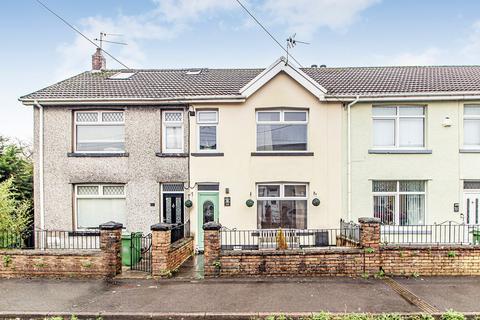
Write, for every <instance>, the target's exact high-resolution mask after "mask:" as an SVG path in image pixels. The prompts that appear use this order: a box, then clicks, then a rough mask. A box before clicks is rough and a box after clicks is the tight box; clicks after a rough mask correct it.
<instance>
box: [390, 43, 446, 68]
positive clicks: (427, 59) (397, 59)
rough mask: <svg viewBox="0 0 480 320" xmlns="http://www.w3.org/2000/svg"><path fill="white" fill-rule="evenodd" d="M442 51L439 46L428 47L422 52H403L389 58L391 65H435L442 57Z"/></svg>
mask: <svg viewBox="0 0 480 320" xmlns="http://www.w3.org/2000/svg"><path fill="white" fill-rule="evenodd" d="M442 53H443V52H442V51H441V50H440V49H438V48H435V47H432V48H428V49H426V50H424V51H422V52H417V53H412V52H403V53H400V54H398V55H395V56H393V57H391V58H389V59H388V61H389V63H388V64H390V65H399V66H425V65H435V64H438V63H439V62H440V59H441V58H442Z"/></svg>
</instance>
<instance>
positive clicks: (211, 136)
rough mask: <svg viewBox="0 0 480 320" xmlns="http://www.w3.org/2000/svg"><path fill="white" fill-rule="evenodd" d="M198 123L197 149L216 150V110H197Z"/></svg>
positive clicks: (204, 150) (202, 150) (203, 150)
mask: <svg viewBox="0 0 480 320" xmlns="http://www.w3.org/2000/svg"><path fill="white" fill-rule="evenodd" d="M197 124H198V151H201V152H207V151H215V150H217V124H218V112H217V111H215V110H208V111H207V110H205V111H198V112H197Z"/></svg>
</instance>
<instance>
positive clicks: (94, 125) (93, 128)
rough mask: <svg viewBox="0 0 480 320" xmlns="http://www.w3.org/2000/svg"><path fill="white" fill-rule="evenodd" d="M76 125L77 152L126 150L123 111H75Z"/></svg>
mask: <svg viewBox="0 0 480 320" xmlns="http://www.w3.org/2000/svg"><path fill="white" fill-rule="evenodd" d="M74 126H75V128H74V151H75V152H85V153H106V152H108V153H110V152H115V153H119V152H120V153H121V152H125V114H124V112H123V111H117V110H115V111H105V110H104V111H90V110H89V111H75V112H74Z"/></svg>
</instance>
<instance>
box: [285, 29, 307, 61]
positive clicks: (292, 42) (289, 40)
mask: <svg viewBox="0 0 480 320" xmlns="http://www.w3.org/2000/svg"><path fill="white" fill-rule="evenodd" d="M296 35H297V34H296V33H294V34H293V35H292V36H290V37H288V38H287V61H285V65H288V57H289V54H288V51H289V49H293V48H294V47H295V46H296V45H297V43H301V44H310V43H309V42H305V41H300V40H295V36H296Z"/></svg>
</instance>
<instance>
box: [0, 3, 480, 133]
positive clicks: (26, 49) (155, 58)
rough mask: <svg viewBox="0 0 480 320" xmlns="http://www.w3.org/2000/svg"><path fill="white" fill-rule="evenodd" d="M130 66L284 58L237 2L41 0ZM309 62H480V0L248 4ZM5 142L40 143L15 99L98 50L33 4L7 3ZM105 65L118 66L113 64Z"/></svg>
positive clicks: (0, 86) (0, 122)
mask: <svg viewBox="0 0 480 320" xmlns="http://www.w3.org/2000/svg"><path fill="white" fill-rule="evenodd" d="M41 1H43V2H44V3H45V4H46V5H47V6H49V7H50V8H51V9H52V10H54V11H56V12H57V13H58V14H60V15H61V16H62V17H63V18H65V19H66V20H68V21H69V22H70V23H72V24H73V25H74V26H75V27H77V28H78V29H80V30H81V31H82V32H83V33H84V34H85V35H86V36H87V37H89V38H90V39H94V38H96V37H98V35H99V33H100V32H106V33H111V34H121V36H115V35H111V36H107V40H110V41H119V42H126V43H127V44H128V45H126V46H123V45H106V46H105V49H106V50H107V51H109V52H110V53H112V54H113V55H114V56H115V57H117V58H118V59H119V60H120V61H122V62H123V63H124V64H126V65H127V66H128V67H130V68H188V67H204V68H231V67H266V66H268V65H270V64H271V63H273V62H274V61H275V60H276V59H277V58H278V57H280V56H281V55H284V52H282V49H280V48H279V47H278V46H277V44H275V43H274V42H273V41H272V40H271V39H270V38H269V37H268V35H266V34H265V32H264V31H263V30H262V29H260V27H259V26H258V25H257V24H256V23H255V22H254V21H253V20H252V19H251V18H250V17H249V16H248V15H247V13H246V12H245V11H243V9H242V8H241V7H240V6H239V4H238V3H237V2H236V1H235V0H82V1H73V0H41ZM241 1H242V3H243V4H244V5H245V6H246V7H247V8H249V9H250V10H251V11H252V12H253V13H254V14H255V15H256V16H257V18H258V19H259V20H260V21H261V22H262V23H263V24H264V25H265V26H266V27H267V28H268V29H269V30H270V31H271V33H272V34H273V35H274V36H275V37H276V38H277V39H278V40H279V41H280V42H282V43H285V39H286V38H288V37H289V36H291V35H293V34H296V39H297V40H301V41H306V42H309V43H310V44H308V45H302V44H299V45H297V46H296V47H295V48H294V49H293V51H292V54H293V55H294V57H295V58H296V59H297V60H298V61H299V62H300V63H301V64H302V65H303V66H310V65H312V64H317V65H321V64H325V65H327V66H375V65H382V66H383V65H460V64H480V1H478V0H456V1H450V0H422V1H418V0H295V1H292V0H241ZM0 38H1V39H2V45H1V49H0V70H1V72H2V76H1V77H0V97H1V98H2V103H1V104H0V135H4V136H8V137H11V138H15V139H20V140H22V141H27V142H28V141H31V140H32V137H33V119H32V107H27V106H23V105H22V104H21V103H20V102H19V101H18V98H19V97H20V96H22V95H24V94H27V93H30V92H33V91H35V90H38V89H41V88H43V87H46V86H48V85H51V84H53V83H55V82H58V81H60V80H63V79H65V78H67V77H70V76H73V75H75V74H78V73H80V72H83V71H85V70H89V69H90V68H91V55H92V54H93V52H94V51H95V47H94V46H93V45H92V44H90V43H89V42H88V41H86V40H85V39H84V38H82V37H81V36H79V35H78V34H77V33H75V32H74V31H73V30H71V29H70V28H68V27H67V26H66V25H65V24H63V23H62V22H61V21H60V20H58V19H57V18H56V17H55V16H53V15H52V14H51V13H49V12H48V11H46V10H45V9H44V8H43V7H41V6H40V5H39V4H38V3H37V2H36V1H35V0H1V1H0ZM107 68H121V66H120V65H119V64H118V63H116V62H115V61H113V60H112V59H107Z"/></svg>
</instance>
